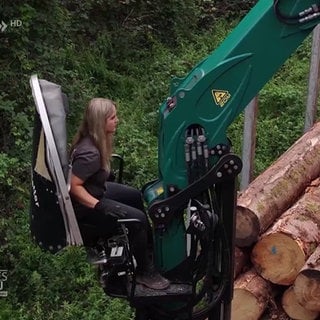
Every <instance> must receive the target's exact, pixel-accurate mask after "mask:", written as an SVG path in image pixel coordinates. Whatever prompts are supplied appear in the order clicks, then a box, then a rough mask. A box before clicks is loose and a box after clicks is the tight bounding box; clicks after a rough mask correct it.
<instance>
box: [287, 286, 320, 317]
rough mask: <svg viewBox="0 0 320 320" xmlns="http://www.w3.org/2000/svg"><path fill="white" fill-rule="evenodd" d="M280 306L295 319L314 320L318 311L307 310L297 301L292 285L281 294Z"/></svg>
mask: <svg viewBox="0 0 320 320" xmlns="http://www.w3.org/2000/svg"><path fill="white" fill-rule="evenodd" d="M282 307H283V309H284V310H285V312H286V313H287V315H288V316H289V317H290V318H292V319H295V320H315V319H317V317H318V316H319V312H317V311H310V310H307V309H306V308H304V306H302V305H301V304H300V303H299V302H298V300H297V297H296V295H295V293H294V290H293V287H292V286H291V287H289V288H288V289H287V290H286V291H285V292H284V294H283V296H282Z"/></svg>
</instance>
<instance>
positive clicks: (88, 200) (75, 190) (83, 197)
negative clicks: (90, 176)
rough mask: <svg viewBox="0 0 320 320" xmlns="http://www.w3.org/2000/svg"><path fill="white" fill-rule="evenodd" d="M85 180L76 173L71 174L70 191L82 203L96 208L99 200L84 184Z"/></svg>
mask: <svg viewBox="0 0 320 320" xmlns="http://www.w3.org/2000/svg"><path fill="white" fill-rule="evenodd" d="M83 183H84V181H83V180H81V179H80V178H79V177H77V176H76V175H74V174H72V175H71V188H70V193H71V194H72V196H73V197H74V198H75V199H76V200H77V201H78V202H80V203H81V204H83V205H84V206H86V207H88V208H94V207H95V205H96V204H97V203H98V202H99V200H98V199H96V198H95V197H93V196H92V195H91V194H90V193H89V192H88V191H87V190H86V189H85V188H84V186H83Z"/></svg>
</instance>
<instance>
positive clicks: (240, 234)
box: [236, 123, 320, 247]
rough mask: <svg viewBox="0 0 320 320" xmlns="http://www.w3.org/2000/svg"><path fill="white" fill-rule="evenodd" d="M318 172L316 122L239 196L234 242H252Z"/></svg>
mask: <svg viewBox="0 0 320 320" xmlns="http://www.w3.org/2000/svg"><path fill="white" fill-rule="evenodd" d="M319 175H320V123H317V124H316V125H315V126H314V127H313V128H312V129H310V131H308V132H307V133H305V134H304V135H303V136H302V137H301V138H300V139H299V140H297V141H296V143H295V144H293V145H292V146H291V148H289V149H288V150H287V151H286V152H285V153H284V154H283V155H282V156H281V157H280V158H279V159H278V160H277V161H275V162H274V163H273V164H272V165H271V166H270V167H269V168H268V169H267V170H265V171H264V172H263V173H262V174H260V175H259V176H258V177H257V178H256V179H255V180H254V181H253V182H252V183H251V184H250V185H249V187H248V188H247V189H246V190H245V191H244V192H243V193H241V194H240V195H239V197H238V204H237V225H236V245H237V246H239V247H245V246H251V245H252V244H254V243H255V242H256V241H257V240H258V236H259V235H260V234H262V233H263V232H264V231H265V230H267V228H268V227H269V226H270V225H271V224H272V222H273V221H274V220H275V219H276V218H277V217H279V216H280V215H281V213H283V212H284V211H285V210H286V209H287V208H288V207H289V206H290V205H291V204H292V203H294V202H295V201H296V199H297V198H298V197H299V196H300V194H301V193H302V192H303V191H304V189H305V188H306V187H307V186H308V185H309V183H310V182H311V181H312V180H313V179H315V178H316V177H318V176H319Z"/></svg>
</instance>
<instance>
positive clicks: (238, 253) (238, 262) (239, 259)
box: [234, 247, 249, 279]
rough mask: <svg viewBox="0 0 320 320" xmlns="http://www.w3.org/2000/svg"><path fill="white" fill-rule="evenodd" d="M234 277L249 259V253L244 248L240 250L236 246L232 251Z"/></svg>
mask: <svg viewBox="0 0 320 320" xmlns="http://www.w3.org/2000/svg"><path fill="white" fill-rule="evenodd" d="M234 261H235V263H234V278H235V279H236V278H237V276H238V275H239V274H240V273H241V272H242V271H243V270H244V269H245V267H246V265H247V263H248V261H249V254H248V252H246V251H245V250H242V249H240V248H238V247H235V252H234Z"/></svg>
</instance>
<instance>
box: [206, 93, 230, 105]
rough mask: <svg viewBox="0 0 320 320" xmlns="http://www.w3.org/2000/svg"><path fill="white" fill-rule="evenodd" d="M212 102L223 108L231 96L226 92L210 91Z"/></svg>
mask: <svg viewBox="0 0 320 320" xmlns="http://www.w3.org/2000/svg"><path fill="white" fill-rule="evenodd" d="M211 92H212V96H213V100H214V102H215V103H216V105H218V106H220V107H223V106H224V105H225V104H226V103H227V102H228V101H229V99H230V98H231V94H230V93H229V91H226V90H215V89H213V90H212V91H211Z"/></svg>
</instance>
